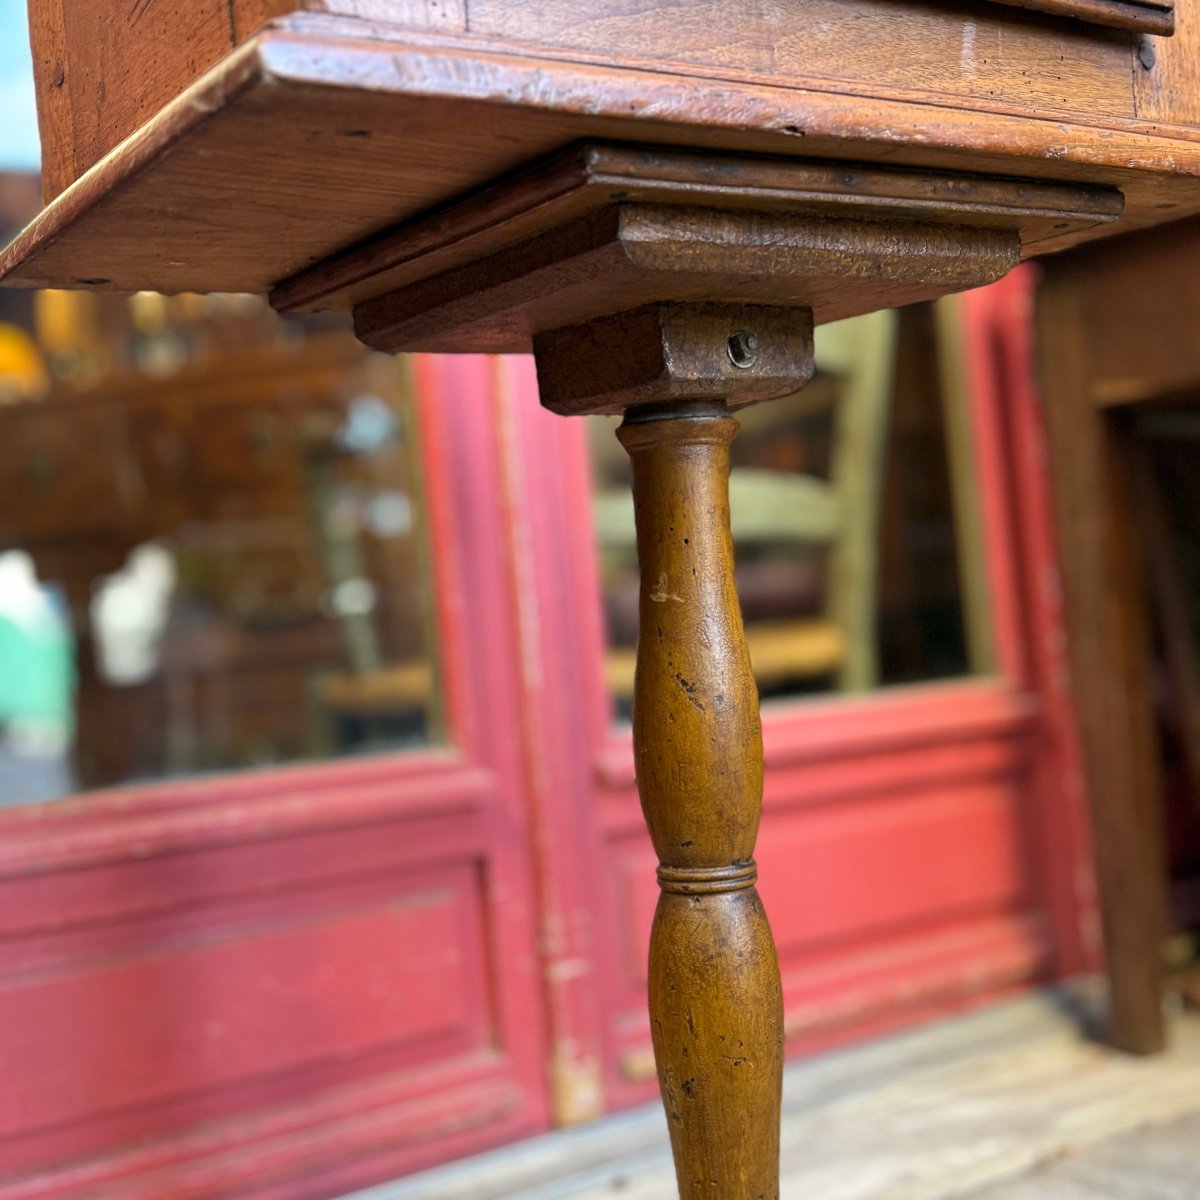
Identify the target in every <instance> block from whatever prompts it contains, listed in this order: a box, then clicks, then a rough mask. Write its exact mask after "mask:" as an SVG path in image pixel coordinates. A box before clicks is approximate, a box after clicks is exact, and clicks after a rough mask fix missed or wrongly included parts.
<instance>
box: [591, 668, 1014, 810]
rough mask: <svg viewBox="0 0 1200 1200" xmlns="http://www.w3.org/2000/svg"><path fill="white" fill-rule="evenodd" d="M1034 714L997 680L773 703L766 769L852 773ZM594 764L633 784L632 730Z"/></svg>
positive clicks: (1005, 732)
mask: <svg viewBox="0 0 1200 1200" xmlns="http://www.w3.org/2000/svg"><path fill="white" fill-rule="evenodd" d="M1035 711H1036V705H1035V704H1034V703H1033V702H1032V701H1031V700H1030V698H1029V697H1028V696H1026V695H1024V694H1022V693H1020V692H1018V691H1016V690H1015V689H1014V688H1013V687H1011V686H1010V685H1009V684H1006V683H1003V682H999V681H995V680H978V681H976V680H962V681H956V682H954V683H945V684H929V685H923V686H920V687H911V688H895V689H888V690H885V691H880V692H875V693H871V694H869V695H866V696H855V697H822V698H821V699H820V700H812V701H804V702H799V703H795V704H787V705H774V704H769V705H766V706H765V707H764V708H763V742H764V755H765V759H766V766H767V769H768V771H769V770H772V769H775V768H783V767H791V766H798V765H801V764H805V763H812V762H820V761H825V760H833V759H843V760H846V762H847V764H848V767H849V769H851V770H853V769H854V766H855V764H856V763H857V762H858V761H859V760H860V759H861V758H863V757H864V756H866V755H873V754H884V753H887V752H890V751H897V750H910V749H912V748H913V747H915V746H928V745H943V744H947V743H961V742H970V741H975V740H978V739H981V738H994V737H998V736H1000V737H1003V736H1010V735H1013V734H1016V733H1020V732H1021V731H1022V730H1024V729H1025V728H1026V727H1027V725H1028V723H1029V721H1030V719H1031V717H1032V716H1033V714H1034V713H1035ZM595 761H596V774H597V778H598V780H599V782H600V784H601V786H602V787H605V788H613V789H616V788H620V789H627V788H630V787H632V786H633V783H634V773H633V744H632V740H631V735H630V733H629V731H628V729H623V730H620V731H614V733H613V736H612V738H611V739H610V740H609V742H608V743H607V744H606V745H605V746H604V747H603V749H602V750H601V751H600V753H599V754H598V755H597V756H596V760H595Z"/></svg>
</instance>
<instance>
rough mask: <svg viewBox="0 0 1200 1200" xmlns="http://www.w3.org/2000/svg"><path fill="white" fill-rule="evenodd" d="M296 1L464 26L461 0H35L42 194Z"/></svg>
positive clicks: (322, 8) (302, 6) (51, 192)
mask: <svg viewBox="0 0 1200 1200" xmlns="http://www.w3.org/2000/svg"><path fill="white" fill-rule="evenodd" d="M298 10H309V11H313V12H327V13H334V14H342V15H345V16H351V17H364V18H373V19H387V20H391V21H396V22H399V23H401V24H404V25H408V26H412V27H415V28H430V29H454V30H462V29H465V28H466V8H465V0H138V2H133V3H129V4H128V5H125V6H121V7H117V6H114V5H113V3H112V0H37V2H36V3H34V4H32V5H31V6H30V14H31V19H30V43H31V48H32V50H33V59H34V86H35V94H36V97H37V105H38V117H39V123H40V125H41V130H42V191H43V195H44V197H45V199H46V200H51V199H53V198H54V197H55V196H57V195H58V194H59V193H60V192H62V191H63V190H64V189H65V188H67V187H68V186H69V185H70V184H72V183H73V182H74V181H75V180H76V179H78V178H79V176H80V175H82V174H83V173H84V172H85V171H86V170H87V169H88V168H89V167H90V166H92V165H93V164H94V163H96V162H97V161H99V159H100V158H102V157H103V156H104V155H105V154H106V153H107V152H108V151H109V150H111V149H112V148H113V147H114V146H116V145H117V144H118V143H119V142H121V141H122V140H124V139H125V138H126V137H128V136H129V135H130V134H131V133H133V132H134V130H135V129H137V128H138V126H139V125H141V124H143V123H144V122H145V121H147V120H149V118H150V117H152V116H153V115H154V114H155V113H156V112H157V111H158V110H159V109H160V108H162V107H163V105H164V104H166V103H168V102H169V101H171V100H173V99H174V98H175V97H176V96H178V95H179V93H180V92H182V91H183V90H184V89H185V88H186V87H187V86H188V85H189V84H190V83H192V82H193V81H194V80H195V79H197V78H198V77H199V76H200V75H202V74H203V73H204V72H205V71H207V70H208V69H209V68H210V67H212V66H214V65H215V64H216V63H217V62H218V61H219V60H220V58H221V56H222V55H224V54H227V53H229V51H230V50H232V49H233V48H234V47H235V46H237V45H239V44H240V43H241V42H244V41H245V40H246V39H247V38H248V37H250V36H252V35H253V34H254V33H255V32H257V30H259V29H260V28H261V27H262V26H263V25H264V24H266V22H267V21H269V20H271V19H273V18H275V17H280V16H283V15H285V14H287V13H291V12H295V11H298Z"/></svg>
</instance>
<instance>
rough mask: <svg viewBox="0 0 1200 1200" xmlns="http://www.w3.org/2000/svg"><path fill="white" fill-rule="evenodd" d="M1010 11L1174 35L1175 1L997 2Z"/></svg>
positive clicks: (1017, 0)
mask: <svg viewBox="0 0 1200 1200" xmlns="http://www.w3.org/2000/svg"><path fill="white" fill-rule="evenodd" d="M996 2H997V3H998V4H1007V5H1009V6H1010V7H1012V8H1028V9H1031V10H1032V11H1034V12H1044V13H1052V14H1053V15H1054V16H1056V17H1072V18H1074V19H1075V20H1077V21H1087V22H1090V23H1091V24H1093V25H1109V26H1111V27H1112V28H1114V29H1128V30H1130V31H1131V32H1133V33H1155V34H1158V35H1160V36H1162V37H1170V36H1171V34H1173V33H1174V32H1175V3H1174V0H996Z"/></svg>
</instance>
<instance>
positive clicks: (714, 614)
mask: <svg viewBox="0 0 1200 1200" xmlns="http://www.w3.org/2000/svg"><path fill="white" fill-rule="evenodd" d="M668 411H670V412H671V414H672V415H670V416H668V415H667V413H668ZM643 412H644V413H646V414H647V417H646V418H645V419H643V417H642V416H641V415H640V414H639V415H638V416H634V417H629V416H627V417H626V420H625V423H624V424H623V425H622V426H621V428H620V431H619V436H620V438H621V442H622V444H623V445H624V446H625V448H626V450H627V451H628V452H629V455H630V458H631V460H632V463H633V489H634V506H635V515H636V520H637V531H638V560H639V567H640V570H641V577H642V588H641V604H640V614H641V634H640V637H639V639H638V663H637V676H636V680H635V684H634V710H633V711H634V717H633V720H634V758H635V761H636V764H637V776H638V790H639V792H640V795H641V798H642V808H643V811H644V813H645V816H646V822H647V825H648V826H649V829H650V837H651V841H652V842H653V844H654V849H655V852H656V853H657V855H658V859H659V869H658V879H659V886H660V888H661V889H662V896H661V898H660V900H659V905H658V910H657V912H656V914H655V918H654V926H653V930H652V932H651V941H650V971H649V988H650V1016H651V1028H652V1032H653V1037H654V1050H655V1058H656V1060H657V1064H658V1075H659V1082H660V1085H661V1087H662V1094H663V1102H664V1105H665V1107H666V1110H667V1117H668V1126H669V1128H670V1131H671V1144H672V1149H673V1151H674V1155H675V1166H676V1172H677V1176H678V1180H679V1192H680V1195H681V1196H684V1197H693V1196H712V1197H713V1198H714V1200H718V1198H719V1200H737V1198H742V1197H754V1198H755V1200H758V1198H759V1197H761V1198H762V1200H778V1196H779V1182H778V1166H779V1106H780V1092H781V1088H782V1069H783V998H782V992H781V988H780V982H779V967H778V963H777V961H776V956H775V947H774V943H773V942H772V940H771V931H770V927H769V925H768V924H767V918H766V914H765V913H764V911H763V907H762V903H761V901H760V900H759V898H758V893H757V891H756V890H755V887H754V882H755V879H756V876H757V870H756V868H755V866H754V857H753V856H754V842H755V838H756V836H757V833H758V823H759V816H760V812H761V806H762V770H763V767H762V732H761V727H760V724H759V716H758V694H757V689H756V687H755V683H754V675H753V672H752V670H751V667H750V658H749V655H748V653H747V651H746V641H745V635H744V633H743V630H742V620H741V613H740V610H739V607H738V599H737V592H736V590H735V588H734V582H733V539H732V537H731V535H730V531H729V490H728V482H729V443H730V441H731V440H732V438H733V435H734V432H735V431H736V429H737V422H736V421H734V420H732V419H731V418H730V417H728V416H727V415H726V414H725V411H724V407H723V406H722V405H720V404H697V405H695V406H692V407H691V408H690V409H680V408H675V409H672V410H667V409H663V410H661V411H660V412H659V413H657V414H656V413H653V412H652V411H651V410H643ZM676 414H677V415H676Z"/></svg>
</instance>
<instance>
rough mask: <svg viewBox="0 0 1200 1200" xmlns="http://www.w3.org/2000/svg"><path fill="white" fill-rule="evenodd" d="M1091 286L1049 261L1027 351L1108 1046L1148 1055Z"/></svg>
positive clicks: (1149, 799) (1109, 435)
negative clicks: (1099, 943)
mask: <svg viewBox="0 0 1200 1200" xmlns="http://www.w3.org/2000/svg"><path fill="white" fill-rule="evenodd" d="M1085 260H1086V256H1085ZM1096 283H1097V272H1095V271H1094V270H1089V269H1088V266H1087V263H1086V261H1084V262H1082V263H1081V262H1078V261H1077V262H1076V263H1075V264H1074V265H1072V264H1071V263H1070V262H1069V261H1067V262H1060V261H1058V260H1055V261H1054V262H1053V263H1052V264H1051V269H1050V271H1049V273H1048V276H1047V281H1046V283H1045V284H1044V285H1043V287H1042V289H1041V291H1040V293H1039V297H1038V330H1039V335H1040V346H1039V349H1040V358H1041V367H1042V375H1043V385H1044V390H1045V398H1046V427H1047V434H1048V438H1047V441H1048V446H1049V451H1050V466H1051V474H1052V479H1053V483H1054V499H1055V507H1056V510H1057V523H1058V546H1059V555H1060V559H1061V566H1062V575H1063V585H1064V590H1065V593H1066V612H1067V621H1068V631H1069V637H1070V651H1071V654H1070V657H1071V667H1072V676H1073V681H1074V695H1075V698H1076V704H1077V706H1078V711H1079V719H1080V724H1081V727H1082V734H1083V743H1084V752H1085V759H1086V766H1087V777H1088V795H1089V799H1090V803H1091V810H1092V838H1093V844H1094V847H1095V859H1096V872H1097V876H1098V879H1099V884H1100V908H1101V916H1102V919H1103V925H1104V938H1105V945H1106V950H1107V957H1108V971H1109V980H1110V984H1111V1002H1112V1013H1111V1028H1110V1037H1111V1038H1112V1040H1113V1042H1114V1044H1116V1045H1118V1046H1120V1047H1121V1048H1123V1049H1126V1050H1130V1051H1133V1052H1135V1053H1153V1052H1156V1051H1158V1050H1161V1049H1162V1046H1163V1040H1164V1026H1163V1013H1162V994H1163V982H1162V973H1163V968H1162V963H1161V957H1160V947H1161V943H1162V939H1163V937H1164V935H1165V932H1166V915H1165V880H1166V867H1165V855H1164V849H1163V837H1162V828H1161V826H1162V815H1161V811H1160V807H1161V794H1162V793H1161V785H1160V779H1159V769H1158V751H1157V735H1156V731H1155V727H1154V716H1153V701H1152V698H1151V690H1150V679H1149V662H1150V642H1149V634H1148V613H1147V596H1146V589H1145V565H1144V562H1143V555H1142V553H1141V535H1140V532H1139V529H1138V527H1137V523H1136V515H1135V514H1136V508H1135V503H1134V493H1133V486H1132V479H1131V462H1130V453H1129V449H1130V447H1129V442H1128V439H1129V438H1130V436H1131V435H1130V432H1129V430H1128V428H1127V426H1125V425H1124V424H1123V423H1121V422H1120V421H1119V420H1118V418H1117V417H1116V416H1114V415H1113V414H1110V413H1107V412H1105V411H1103V410H1098V409H1097V408H1096V407H1095V406H1094V405H1093V404H1092V403H1091V402H1090V396H1089V385H1090V381H1091V379H1092V377H1093V374H1094V372H1095V371H1096V366H1095V363H1094V360H1095V358H1096V357H1098V355H1099V341H1100V339H1098V338H1097V334H1098V333H1099V334H1100V336H1101V339H1102V337H1103V331H1102V330H1097V329H1096V328H1095V327H1093V326H1092V325H1090V324H1089V322H1088V319H1087V304H1088V297H1089V295H1090V293H1091V292H1092V290H1093V289H1094V288H1095V286H1096ZM1122 307H1123V308H1124V306H1122ZM1115 315H1116V314H1114V316H1115Z"/></svg>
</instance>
